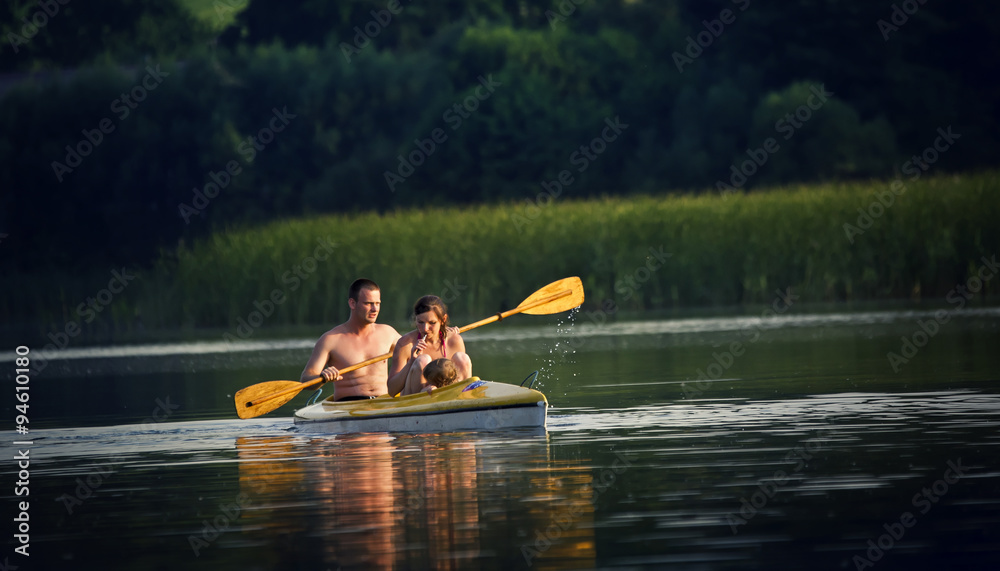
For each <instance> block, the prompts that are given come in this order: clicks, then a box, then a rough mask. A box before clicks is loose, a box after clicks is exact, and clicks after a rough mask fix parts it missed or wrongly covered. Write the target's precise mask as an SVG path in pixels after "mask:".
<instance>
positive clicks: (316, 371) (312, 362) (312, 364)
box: [299, 334, 340, 383]
mask: <svg viewBox="0 0 1000 571" xmlns="http://www.w3.org/2000/svg"><path fill="white" fill-rule="evenodd" d="M333 339H334V336H333V335H329V334H327V335H323V336H322V337H320V338H319V341H317V342H316V346H315V347H313V352H312V356H310V357H309V361H308V362H307V363H306V368H305V369H303V370H302V375H300V376H299V381H301V382H303V383H304V382H306V381H308V380H310V379H313V378H315V377H316V376H318V375H320V374H322V375H323V378H324V379H326V380H327V381H333V380H336V379H339V378H340V371H337V369H336V367H332V366H331V367H327V366H326V364H327V361H328V360H329V358H330V350H331V349H332V348H333V344H334V341H333ZM324 369H326V371H324Z"/></svg>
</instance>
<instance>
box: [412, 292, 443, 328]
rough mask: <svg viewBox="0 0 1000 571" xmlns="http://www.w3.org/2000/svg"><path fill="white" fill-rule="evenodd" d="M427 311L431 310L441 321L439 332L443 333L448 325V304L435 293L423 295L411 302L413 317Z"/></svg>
mask: <svg viewBox="0 0 1000 571" xmlns="http://www.w3.org/2000/svg"><path fill="white" fill-rule="evenodd" d="M428 311H433V312H434V315H437V318H438V320H439V321H441V333H444V330H445V328H446V327H448V306H447V305H445V304H444V302H443V301H441V298H440V297H438V296H436V295H425V296H424V297H422V298H420V299H418V300H417V303H415V304H413V316H414V317H416V316H418V315H420V314H421V313H427V312H428Z"/></svg>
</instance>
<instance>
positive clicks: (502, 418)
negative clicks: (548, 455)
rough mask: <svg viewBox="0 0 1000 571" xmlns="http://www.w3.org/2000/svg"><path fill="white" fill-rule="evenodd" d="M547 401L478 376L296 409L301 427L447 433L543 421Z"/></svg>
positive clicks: (537, 424) (536, 424)
mask: <svg viewBox="0 0 1000 571" xmlns="http://www.w3.org/2000/svg"><path fill="white" fill-rule="evenodd" d="M547 407H548V401H546V400H545V395H543V394H542V393H540V392H538V391H536V390H534V389H529V388H525V387H519V386H516V385H508V384H505V383H496V382H492V381H483V380H480V379H478V378H477V377H473V378H471V379H469V380H466V381H462V382H460V383H455V384H453V385H449V386H447V387H444V388H440V389H435V390H434V391H432V392H431V393H429V394H428V393H418V394H415V395H407V396H405V397H390V396H382V397H379V398H375V399H370V400H356V401H343V402H333V400H332V399H328V400H324V401H321V402H318V403H316V404H314V405H310V406H307V407H305V408H302V409H299V410H297V411H296V412H295V423H296V424H297V425H298V426H299V428H300V429H306V430H315V431H317V432H329V433H344V432H447V431H452V430H496V429H504V428H540V427H544V426H545V412H546V408H547Z"/></svg>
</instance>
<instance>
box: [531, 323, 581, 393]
mask: <svg viewBox="0 0 1000 571" xmlns="http://www.w3.org/2000/svg"><path fill="white" fill-rule="evenodd" d="M579 313H580V308H579V307H574V308H573V309H571V310H570V312H569V314H568V315H567V316H566V317H565V318H563V317H560V318H559V319H558V320H557V321H556V336H555V339H556V341H555V343H554V344H553V345H552V347H551V348H550V349H549V356H548V357H546V358H545V359H544V360H543V361H542V366H541V367H539V369H538V386H539V390H540V389H541V387H542V386H544V385H545V380H546V379H549V378H552V379H558V378H559V377H558V376H557V373H558V369H559V368H560V367H561V366H565V365H575V364H576V359H575V358H574V355H575V354H576V348H575V347H574V345H573V343H572V342H571V341H570V340H571V339H572V337H573V333H574V326H575V325H576V316H577V315H578V314H579ZM573 376H574V377H575V376H576V373H575V372H574V373H573Z"/></svg>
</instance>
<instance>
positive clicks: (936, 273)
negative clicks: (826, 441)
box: [8, 172, 1000, 337]
mask: <svg viewBox="0 0 1000 571" xmlns="http://www.w3.org/2000/svg"><path fill="white" fill-rule="evenodd" d="M891 183H892V181H869V182H857V183H848V184H831V185H812V186H803V187H794V188H782V189H773V190H769V191H761V192H754V193H752V194H748V195H743V194H733V195H729V196H727V197H722V196H719V195H718V194H711V195H702V196H694V197H690V196H670V197H664V196H659V197H632V198H624V199H621V198H615V199H603V200H581V201H574V200H572V199H571V189H568V190H566V191H565V192H564V193H563V194H562V196H560V197H557V198H555V199H550V197H546V196H543V197H542V200H537V199H534V200H531V201H522V202H520V203H512V204H504V205H492V206H478V207H472V208H464V209H459V208H443V209H434V208H428V209H425V210H405V211H398V212H392V213H387V214H384V215H379V214H374V213H365V214H357V215H341V216H324V217H317V218H311V219H305V220H288V221H283V222H278V223H273V224H268V225H266V226H262V227H255V228H246V229H233V230H229V231H226V232H223V233H219V234H215V235H214V236H212V237H211V238H210V239H207V240H204V241H200V242H197V243H195V244H193V245H190V246H188V247H182V248H180V249H178V250H176V251H173V252H168V253H165V254H164V256H163V257H162V258H161V259H160V260H159V261H157V262H156V264H155V267H153V268H147V269H145V270H141V271H137V273H138V276H139V277H138V278H137V279H136V280H135V281H134V282H133V284H134V285H129V287H128V289H127V290H126V291H125V293H122V294H120V295H118V296H117V297H116V298H115V299H114V301H113V302H112V303H111V304H110V307H109V309H108V311H106V312H104V313H102V314H101V315H98V316H97V317H98V318H97V319H96V320H95V321H96V323H97V324H99V325H100V324H104V325H102V327H105V328H107V327H108V324H109V323H112V324H113V328H119V329H122V330H125V331H129V330H132V329H134V327H135V324H136V323H141V324H142V326H143V327H145V328H147V329H157V330H162V329H175V328H216V330H217V331H224V332H230V333H231V334H232V335H233V336H239V337H247V336H257V337H259V336H261V334H262V332H266V331H273V330H275V329H276V328H283V327H288V326H296V325H301V324H309V323H314V324H330V323H334V322H338V321H340V320H342V319H343V318H344V317H345V316H346V303H345V297H346V290H347V286H348V285H349V284H350V282H351V281H353V280H354V279H355V278H356V277H359V276H367V277H370V278H372V279H374V280H376V281H378V282H379V283H380V284H381V285H382V288H383V314H384V317H383V319H384V320H388V321H395V320H403V319H406V317H407V316H408V313H409V308H410V307H411V304H412V303H413V300H414V299H416V298H417V297H418V296H420V295H422V294H425V293H436V294H438V295H441V296H442V297H444V298H445V299H446V300H447V301H449V302H450V304H451V306H452V309H453V313H455V314H457V315H461V316H470V317H479V316H482V315H488V314H490V313H493V312H495V311H498V310H500V309H508V308H511V307H514V306H515V305H517V303H519V302H520V301H521V299H523V298H524V297H525V296H527V295H528V294H530V293H531V292H533V291H534V290H535V289H537V288H539V287H541V286H542V285H545V284H546V283H549V282H550V281H553V280H555V279H558V278H562V277H565V276H570V275H579V276H580V277H581V278H582V279H583V282H584V286H585V288H586V292H587V306H588V309H594V308H597V307H600V306H601V304H605V305H606V306H608V304H610V303H613V304H614V306H613V307H614V308H615V309H616V310H617V309H622V310H644V309H654V308H671V307H690V306H705V305H729V304H738V303H770V302H771V300H773V299H774V298H775V295H776V294H775V290H776V289H781V290H785V288H791V289H792V291H793V292H794V293H795V294H796V295H799V296H800V300H801V301H804V302H820V301H838V300H871V299H900V298H903V299H911V298H915V297H919V298H922V299H924V300H936V301H939V302H943V301H944V298H945V296H946V295H947V294H948V292H949V291H951V290H952V289H953V288H954V287H955V286H956V285H958V284H964V283H965V282H966V280H967V279H968V278H969V277H970V276H972V275H974V274H975V273H976V272H977V271H978V270H979V268H980V267H981V266H982V265H983V263H982V261H981V258H982V257H983V256H986V257H987V258H990V257H992V256H994V255H1000V224H998V222H997V221H998V220H1000V173H998V172H986V173H979V174H968V175H959V176H953V175H948V176H944V175H942V176H935V177H923V178H920V179H919V180H916V181H910V180H903V181H902V183H903V184H904V185H905V186H904V187H902V188H901V187H900V186H899V185H898V184H897V185H896V187H895V188H896V193H893V191H892V188H893V187H892V185H891ZM880 195H881V197H882V201H883V202H885V203H888V204H891V205H890V206H888V207H884V206H882V205H881V204H880V203H879V199H878V197H879V196H880ZM873 205H874V206H873ZM859 208H861V209H863V210H864V211H867V213H868V214H867V216H868V217H870V218H865V217H862V215H861V214H860V213H859V210H858V209H859ZM859 217H860V218H861V219H860V220H859ZM845 224H849V225H852V226H853V228H854V229H853V230H852V229H851V227H850V226H845ZM104 273H105V274H107V275H108V276H110V275H111V274H110V273H108V272H104ZM102 276H103V274H102ZM102 279H103V277H102ZM99 281H101V280H99ZM104 281H107V280H104ZM76 283H77V284H79V283H80V282H76ZM95 283H96V282H95ZM102 283H103V281H101V283H96V286H95V285H91V286H80V285H76V286H75V287H76V288H77V289H79V291H72V290H70V289H66V288H62V289H60V290H59V292H58V298H57V299H56V300H54V301H53V303H52V305H50V306H47V307H46V308H45V311H48V312H49V314H48V315H49V318H48V319H47V320H46V321H48V322H50V325H49V326H48V329H46V331H49V330H51V329H53V328H59V327H60V326H61V323H62V322H64V321H65V320H67V319H72V318H73V317H74V316H73V308H74V306H75V305H76V303H77V301H82V300H84V299H86V297H87V296H89V295H94V292H93V291H91V290H93V289H94V288H95V287H97V286H101V287H103V286H102ZM67 287H70V286H67ZM997 292H1000V279H995V280H990V281H987V282H986V283H985V285H984V287H983V289H982V292H981V294H980V295H995V294H996V293H997ZM28 297H30V296H28ZM55 306H58V308H55ZM12 310H13V308H11V307H10V304H9V302H8V311H12ZM53 310H54V311H53ZM136 316H138V318H137V317H136ZM241 320H243V323H241ZM241 326H242V329H240V327H241ZM247 333H249V334H247ZM265 334H266V333H265Z"/></svg>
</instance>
